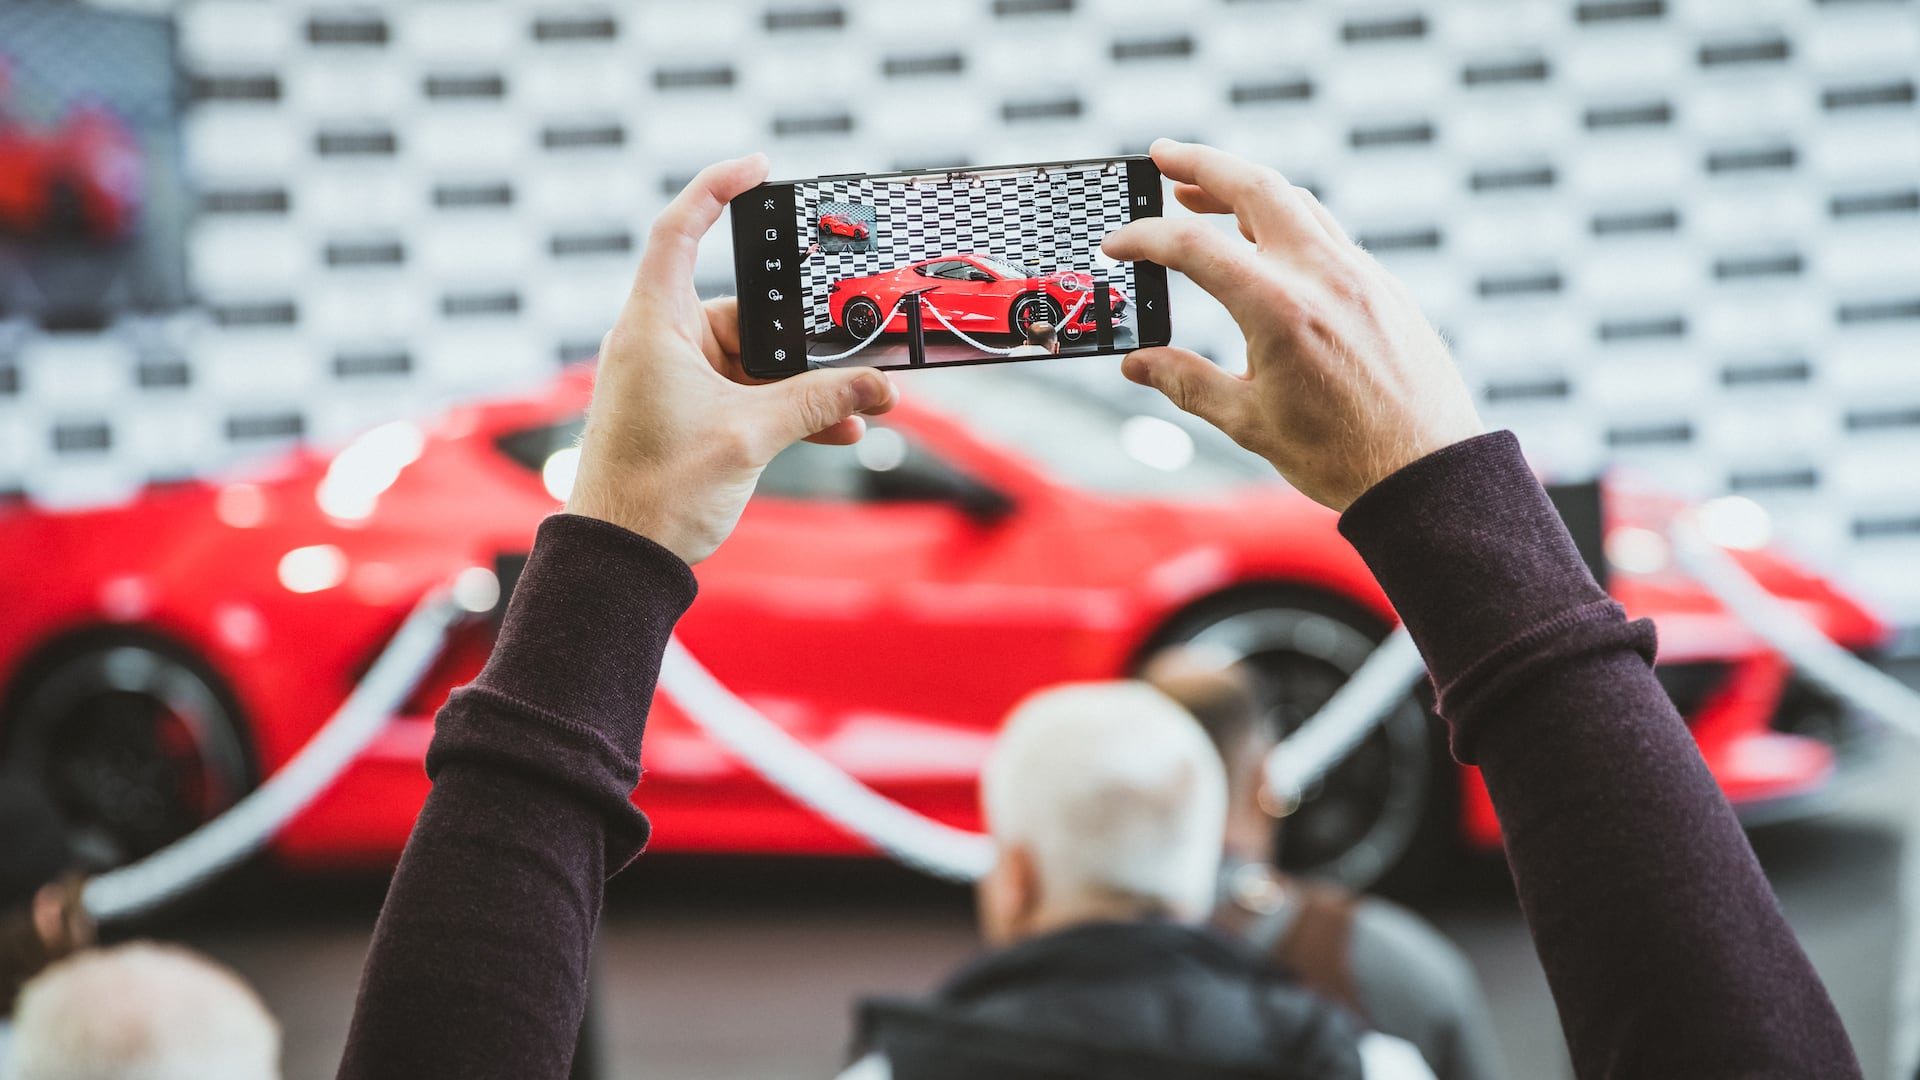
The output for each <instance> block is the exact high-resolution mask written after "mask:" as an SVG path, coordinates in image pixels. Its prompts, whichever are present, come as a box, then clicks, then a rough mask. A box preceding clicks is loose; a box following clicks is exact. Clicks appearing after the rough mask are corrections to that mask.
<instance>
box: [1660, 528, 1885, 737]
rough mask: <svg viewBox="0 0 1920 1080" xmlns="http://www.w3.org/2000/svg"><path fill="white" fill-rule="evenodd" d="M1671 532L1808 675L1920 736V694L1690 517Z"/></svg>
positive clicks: (1679, 559) (1760, 632)
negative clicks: (1767, 583) (1841, 642)
mask: <svg viewBox="0 0 1920 1080" xmlns="http://www.w3.org/2000/svg"><path fill="white" fill-rule="evenodd" d="M1668 536H1669V538H1670V539H1671V541H1672V544H1673V557H1674V561H1675V562H1676V563H1677V564H1678V565H1679V566H1680V568H1681V569H1683V570H1685V571H1686V572H1687V573H1688V574H1691V575H1692V576H1693V578H1694V580H1696V581H1698V582H1699V583H1700V584H1701V585H1702V586H1704V587H1705V588H1706V590H1707V591H1708V592H1709V593H1712V594H1713V597H1714V599H1716V600H1718V601H1720V603H1721V604H1723V605H1725V606H1726V609H1727V610H1728V611H1730V612H1732V613H1733V615H1734V617H1735V618H1737V619H1739V620H1740V621H1741V622H1742V623H1744V624H1746V627H1747V629H1749V630H1751V631H1753V633H1754V634H1755V635H1756V636H1758V637H1759V638H1760V640H1762V641H1764V642H1766V643H1767V645H1768V646H1770V647H1771V648H1773V649H1774V650H1775V651H1777V652H1778V653H1780V655H1782V656H1784V657H1786V658H1787V661H1788V662H1789V663H1791V664H1793V666H1794V667H1795V668H1798V669H1799V671H1800V673H1801V674H1802V675H1805V676H1806V677H1807V678H1808V679H1810V680H1812V681H1813V682H1814V683H1815V684H1816V685H1818V686H1820V687H1822V688H1823V689H1825V690H1827V691H1828V692H1829V693H1832V694H1834V695H1836V696H1838V697H1840V698H1842V699H1844V700H1846V701H1849V702H1851V703H1853V705H1855V706H1856V707H1858V708H1860V709H1862V710H1864V711H1865V712H1868V713H1871V714H1873V715H1874V716H1876V717H1878V718H1879V719H1880V720H1882V721H1884V722H1885V723H1886V724H1887V725H1888V726H1889V727H1893V728H1896V729H1898V730H1899V731H1900V732H1901V733H1902V734H1904V735H1906V736H1907V737H1908V738H1911V739H1920V694H1916V693H1914V692H1913V690H1911V689H1909V688H1908V687H1907V686H1906V685H1905V684H1904V683H1902V682H1900V680H1898V679H1896V678H1894V677H1893V676H1891V675H1889V674H1887V673H1886V672H1884V671H1881V670H1880V669H1879V668H1876V667H1874V666H1873V665H1872V664H1869V663H1867V662H1866V661H1865V660H1862V659H1860V658H1859V657H1857V656H1855V655H1853V654H1852V653H1850V652H1848V651H1847V650H1845V649H1843V648H1841V647H1840V646H1838V645H1835V644H1834V643H1833V641H1832V639H1830V638H1828V637H1827V635H1826V634H1824V633H1822V632H1821V630H1820V628H1819V627H1817V626H1814V625H1813V624H1812V623H1810V622H1808V621H1807V619H1806V617H1805V616H1803V615H1801V614H1800V612H1798V611H1796V610H1795V609H1794V607H1793V605H1791V604H1789V603H1787V602H1786V601H1784V600H1782V599H1780V598H1779V597H1777V596H1775V595H1773V594H1772V593H1770V592H1768V591H1767V590H1766V589H1764V588H1762V587H1761V586H1760V583H1759V582H1757V581H1755V580H1753V577H1752V575H1750V574H1748V573H1747V572H1746V570H1744V569H1742V568H1741V566H1740V564H1739V563H1737V562H1735V561H1734V559H1733V556H1731V555H1728V554H1727V553H1726V551H1725V549H1723V548H1721V547H1720V546H1719V545H1718V544H1715V543H1714V542H1713V541H1711V540H1708V539H1707V538H1706V537H1705V536H1704V535H1702V534H1701V532H1700V530H1699V528H1698V526H1696V525H1694V524H1693V522H1692V521H1691V520H1690V519H1688V518H1686V517H1681V518H1678V519H1676V520H1675V522H1674V524H1673V525H1672V527H1671V528H1669V529H1668Z"/></svg>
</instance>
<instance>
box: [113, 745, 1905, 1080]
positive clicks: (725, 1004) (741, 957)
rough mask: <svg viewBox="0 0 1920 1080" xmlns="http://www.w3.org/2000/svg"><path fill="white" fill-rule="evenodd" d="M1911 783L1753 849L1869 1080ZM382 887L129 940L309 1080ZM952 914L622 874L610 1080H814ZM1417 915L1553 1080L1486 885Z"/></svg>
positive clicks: (785, 870) (948, 926)
mask: <svg viewBox="0 0 1920 1080" xmlns="http://www.w3.org/2000/svg"><path fill="white" fill-rule="evenodd" d="M1916 775H1920V753H1915V752H1912V751H1906V750H1900V751H1898V752H1893V751H1889V754H1888V759H1887V760H1886V761H1885V762H1883V767H1881V768H1880V769H1878V770H1876V772H1875V773H1874V774H1873V775H1870V776H1868V777H1866V778H1865V779H1864V781H1863V782H1861V783H1858V784H1856V785H1855V786H1854V787H1852V788H1851V789H1850V790H1848V791H1847V792H1846V793H1845V794H1844V795H1843V797H1842V798H1841V799H1840V800H1839V801H1838V802H1837V803H1836V805H1835V807H1834V812H1833V813H1832V814H1831V815H1829V816H1826V817H1824V818H1821V819H1819V820H1816V821H1811V822H1803V823H1798V824H1793V825H1784V826H1775V827H1771V828H1768V829H1765V830H1762V831H1760V832H1757V833H1756V834H1755V835H1754V843H1755V848H1756V850H1758V851H1759V853H1760V855H1761V858H1762V861H1763V862H1764V864H1765V865H1766V868H1767V871H1768V874H1769V875H1770V876H1771V878H1772V879H1773V882H1774V885H1775V888H1776V889H1777V891H1778V892H1779V895H1780V898H1781V902H1782V904H1783V906H1784V908H1785V910H1786V912H1787V915H1788V917H1789V918H1790V919H1791V920H1792V922H1793V924H1794V926H1795V928H1796V929H1797V930H1798V931H1799V933H1800V935H1801V939H1802V940H1803V941H1804V942H1805V944H1806V947H1807V949H1808V952H1809V953H1810V954H1811V955H1812V957H1813V960H1814V963H1815V964H1816V965H1817V966H1818V967H1819V969H1820V971H1821V973H1822V975H1823V976H1824V977H1825V978H1826V980H1827V982H1828V985H1829V987H1830V988H1831V990H1832V992H1833V995H1834V998H1835V1001H1836V1002H1837V1004H1838V1006H1839V1008H1840V1011H1841V1014H1842V1015H1843V1017H1845V1019H1846V1023H1847V1026H1848V1029H1849V1031H1850V1032H1851V1033H1852V1035H1853V1038H1854V1041H1855V1044H1856V1046H1857V1048H1858V1051H1859V1054H1860V1058H1861V1061H1862V1064H1863V1065H1864V1066H1865V1068H1866V1075H1867V1076H1868V1077H1885V1076H1887V1075H1889V1074H1888V1068H1889V1064H1888V1060H1889V1050H1888V1047H1889V1041H1890V1014H1889V1011H1890V1004H1889V1003H1890V1000H1891V998H1890V994H1891V987H1892V986H1893V984H1894V981H1895V967H1896V965H1897V961H1898V957H1899V954H1900V952H1901V945H1900V942H1901V940H1902V930H1901V920H1900V918H1899V913H1898V909H1897V902H1896V892H1897V883H1898V879H1899V876H1900V871H1901V866H1902V858H1903V850H1904V849H1903V841H1902V838H1903V835H1904V824H1905V823H1906V822H1907V821H1909V820H1913V811H1914V810H1915V809H1916V801H1915V795H1914V792H1913V788H1914V787H1915V785H1913V784H1912V783H1911V781H1910V779H1909V778H1911V777H1913V776H1916ZM383 885H384V883H383V882H382V881H381V880H378V879H366V878H362V879H357V880H338V879H330V880H314V879H310V878H309V879H298V880H288V879H286V878H284V877H279V876H275V875H272V874H270V873H266V872H262V871H255V872H251V873H249V874H246V875H243V877H242V879H241V880H239V881H236V882H232V883H229V884H228V885H226V886H224V887H223V888H222V889H221V890H220V892H219V893H218V894H217V895H215V896H213V897H211V898H209V899H208V900H207V901H206V902H203V903H201V904H198V905H196V906H195V908H194V909H193V910H191V911H188V912H186V913H183V914H178V915H175V916H173V917H171V918H169V919H167V920H166V921H164V922H162V923H160V924H157V925H155V926H153V927H150V928H149V930H150V932H152V933H155V934H157V935H162V936H169V937H180V938H184V939H186V940H187V941H190V942H192V943H193V944H195V945H198V946H199V947H201V948H204V949H206V950H207V951H209V952H211V953H213V954H214V955H215V956H218V957H220V958H221V959H223V960H225V961H226V962H228V963H230V964H232V965H233V966H235V967H236V968H238V969H239V970H240V971H241V972H242V973H244V974H245V975H246V976H247V977H248V978H250V979H252V980H253V982H254V983H255V985H257V986H258V987H259V988H260V990H261V992H262V994H263V995H264V996H265V998H266V999H267V1002H268V1003H269V1005H270V1006H271V1007H272V1008H273V1010H274V1011H275V1012H276V1013H277V1014H278V1015H279V1016H280V1017H281V1020H282V1022H283V1024H284V1025H285V1029H286V1045H287V1054H286V1075H287V1077H288V1078H289V1080H309V1078H321V1077H329V1076H331V1075H332V1074H333V1067H334V1064H335V1061H336V1060H337V1057H338V1054H339V1050H340V1046H341V1043H342V1040H343V1039H344V1037H345V1033H346V1025H347V1020H348V1017H349V1015H350V1013H351V1009H352V1004H353V991H354V987H355V985H356V980H357V978H358V973H359V968H360V963H361V960H362V957H363V956H364V952H365V949H366V942H367V935H368V933H369V931H370V929H371V927H372V923H373V918H374V915H375V913H376V912H377V910H378V907H379V901H380V893H381V889H382V888H383ZM969 903H970V898H969V896H968V894H967V893H966V891H965V890H961V889H956V888H952V887H948V886H942V885H937V884H935V883H932V882H929V881H927V880H925V879H922V878H919V877H916V876H914V875H913V874H911V873H909V872H907V871H904V870H900V869H897V868H895V867H892V866H888V865H883V864H878V863H858V862H824V863H823V862H813V861H744V860H742V861H728V860H719V861H715V860H686V859H668V858H658V859H652V860H643V861H642V862H641V863H640V864H638V865H637V866H636V867H634V868H633V869H631V870H629V871H628V872H627V874H625V875H624V876H623V877H622V878H621V879H620V880H619V881H618V882H616V884H615V887H614V889H613V892H612V895H611V897H610V903H609V909H608V915H607V919H606V922H605V926H604V931H603V940H602V948H601V955H600V965H601V966H600V997H599V1005H600V1008H601V1010H602V1013H601V1017H602V1021H603V1022H602V1025H601V1032H602V1038H603V1044H602V1045H603V1047H604V1049H605V1051H606V1053H607V1054H608V1057H609V1060H610V1062H611V1065H612V1068H611V1069H610V1070H609V1072H610V1075H613V1076H619V1077H641V1076H645V1077H653V1078H674V1077H738V1078H742V1080H755V1078H762V1077H768V1078H771V1077H799V1076H823V1075H831V1074H832V1072H833V1071H834V1069H835V1068H836V1066H837V1065H838V1064H839V1063H840V1062H841V1054H842V1052H843V1049H844V1045H845V1042H846V1038H847V1031H848V1016H849V1003H850V1002H851V1001H852V1000H853V999H855V998H856V997H858V996H860V995H863V994H873V993H895V994H913V993H917V992H921V991H924V990H925V989H927V988H928V987H929V986H930V985H932V984H933V983H934V982H935V981H936V980H937V979H938V978H939V976H940V974H941V973H942V972H944V971H946V970H947V969H949V968H951V967H952V966H953V965H954V964H956V963H957V962H959V961H960V960H961V959H962V958H964V957H966V956H967V955H968V954H969V953H970V952H971V951H972V950H973V948H974V941H973V929H972V920H971V913H970V909H969ZM1428 914H1429V915H1431V916H1432V917H1433V918H1434V919H1435V921H1436V922H1438V923H1439V924H1440V926H1441V927H1442V928H1444V929H1445V930H1446V931H1447V932H1448V933H1449V934H1451V935H1453V936H1454V937H1455V939H1456V940H1458V941H1459V942H1460V943H1461V944H1462V946H1464V947H1465V949H1466V950H1467V952H1468V953H1469V955H1471V956H1472V958H1473V959H1474V962H1475V963H1476V965H1477V966H1478V967H1479V970H1480V973H1481V977H1482V979H1483V980H1484V981H1485V983H1486V985H1487V989H1488V992H1489V995H1490V997H1491V999H1492V1002H1493V1007H1494V1010H1495V1020H1496V1023H1497V1025H1498V1027H1499V1032H1500V1036H1501V1039H1502V1042H1503V1044H1504V1047H1505V1050H1506V1053H1507V1057H1508V1060H1509V1062H1510V1064H1511V1066H1512V1075H1513V1077H1514V1078H1515V1080H1555V1078H1558V1077H1566V1076H1571V1071H1570V1069H1569V1068H1568V1065H1567V1061H1566V1054H1565V1051H1564V1050H1563V1049H1562V1047H1561V1044H1560V1032H1559V1026H1558V1022H1557V1020H1556V1018H1555V1015H1554V1010H1553V1003H1552V999H1551V997H1550V996H1549V995H1548V993H1547V990H1546V981H1545V978H1544V977H1543V975H1542V974H1541V971H1540V966H1539V963H1538V961H1537V960H1536V959H1535V958H1534V955H1533V951H1532V947H1531V944H1530V943H1529V941H1528V939H1527V936H1526V932H1525V928H1524V926H1523V925H1522V924H1521V921H1520V917H1519V913H1518V911H1517V909H1516V907H1515V905H1514V901H1513V897H1512V894H1511V892H1510V890H1509V889H1508V887H1507V886H1506V884H1505V878H1504V870H1503V869H1502V868H1501V867H1500V866H1498V865H1497V864H1485V865H1480V866H1477V867H1474V868H1472V869H1470V870H1468V871H1466V872H1463V873H1462V874H1461V875H1460V880H1459V881H1457V882H1455V883H1454V884H1453V885H1452V886H1450V887H1449V889H1448V890H1447V892H1446V894H1445V895H1444V896H1443V897H1442V898H1441V899H1440V900H1438V901H1436V902H1435V903H1433V904H1431V905H1429V907H1428Z"/></svg>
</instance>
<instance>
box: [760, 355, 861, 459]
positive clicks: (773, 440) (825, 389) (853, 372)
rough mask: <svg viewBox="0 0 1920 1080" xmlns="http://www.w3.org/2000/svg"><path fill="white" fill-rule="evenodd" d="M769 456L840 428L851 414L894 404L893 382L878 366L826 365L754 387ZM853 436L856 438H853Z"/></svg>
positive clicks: (763, 448)
mask: <svg viewBox="0 0 1920 1080" xmlns="http://www.w3.org/2000/svg"><path fill="white" fill-rule="evenodd" d="M753 397H754V399H756V401H757V403H758V407H759V408H758V411H759V415H758V417H757V420H758V422H759V431H760V434H761V436H762V437H763V438H764V439H766V440H767V441H766V442H765V443H763V444H762V445H761V446H760V448H759V449H760V452H761V454H762V457H763V460H771V459H772V457H773V455H775V454H777V453H779V452H780V451H782V450H784V449H786V448H787V447H788V446H791V445H792V444H793V443H795V442H797V441H798V440H800V439H804V438H806V437H807V436H809V435H819V434H822V433H825V432H830V431H836V430H837V429H838V428H839V425H840V424H842V423H843V422H844V421H846V420H847V419H849V418H851V417H855V416H858V415H859V414H862V413H865V414H867V415H877V414H879V413H883V412H886V411H887V410H888V409H891V408H893V403H894V400H895V395H894V390H893V383H892V382H891V381H890V380H888V378H887V377H886V375H885V374H883V373H881V372H879V371H876V370H874V369H873V368H820V369H818V370H815V371H808V372H804V373H802V374H799V375H795V376H793V377H792V378H790V379H783V380H781V381H780V382H777V383H774V384H773V385H771V386H767V387H762V388H760V389H758V390H757V391H755V392H754V395H753ZM849 441H851V440H849Z"/></svg>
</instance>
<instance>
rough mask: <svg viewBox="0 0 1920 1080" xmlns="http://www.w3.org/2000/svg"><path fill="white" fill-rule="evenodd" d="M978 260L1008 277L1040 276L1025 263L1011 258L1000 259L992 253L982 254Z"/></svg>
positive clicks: (1038, 272)
mask: <svg viewBox="0 0 1920 1080" xmlns="http://www.w3.org/2000/svg"><path fill="white" fill-rule="evenodd" d="M980 261H981V262H983V263H986V264H987V265H988V266H991V267H993V268H994V269H995V270H998V271H1000V272H1001V273H1002V274H1005V275H1007V276H1008V277H1017V278H1030V277H1040V276H1042V275H1041V273H1040V271H1038V270H1035V269H1034V268H1033V267H1031V266H1028V265H1026V264H1025V263H1017V262H1014V261H1013V260H1012V259H1001V258H996V257H994V256H992V255H982V256H980Z"/></svg>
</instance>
